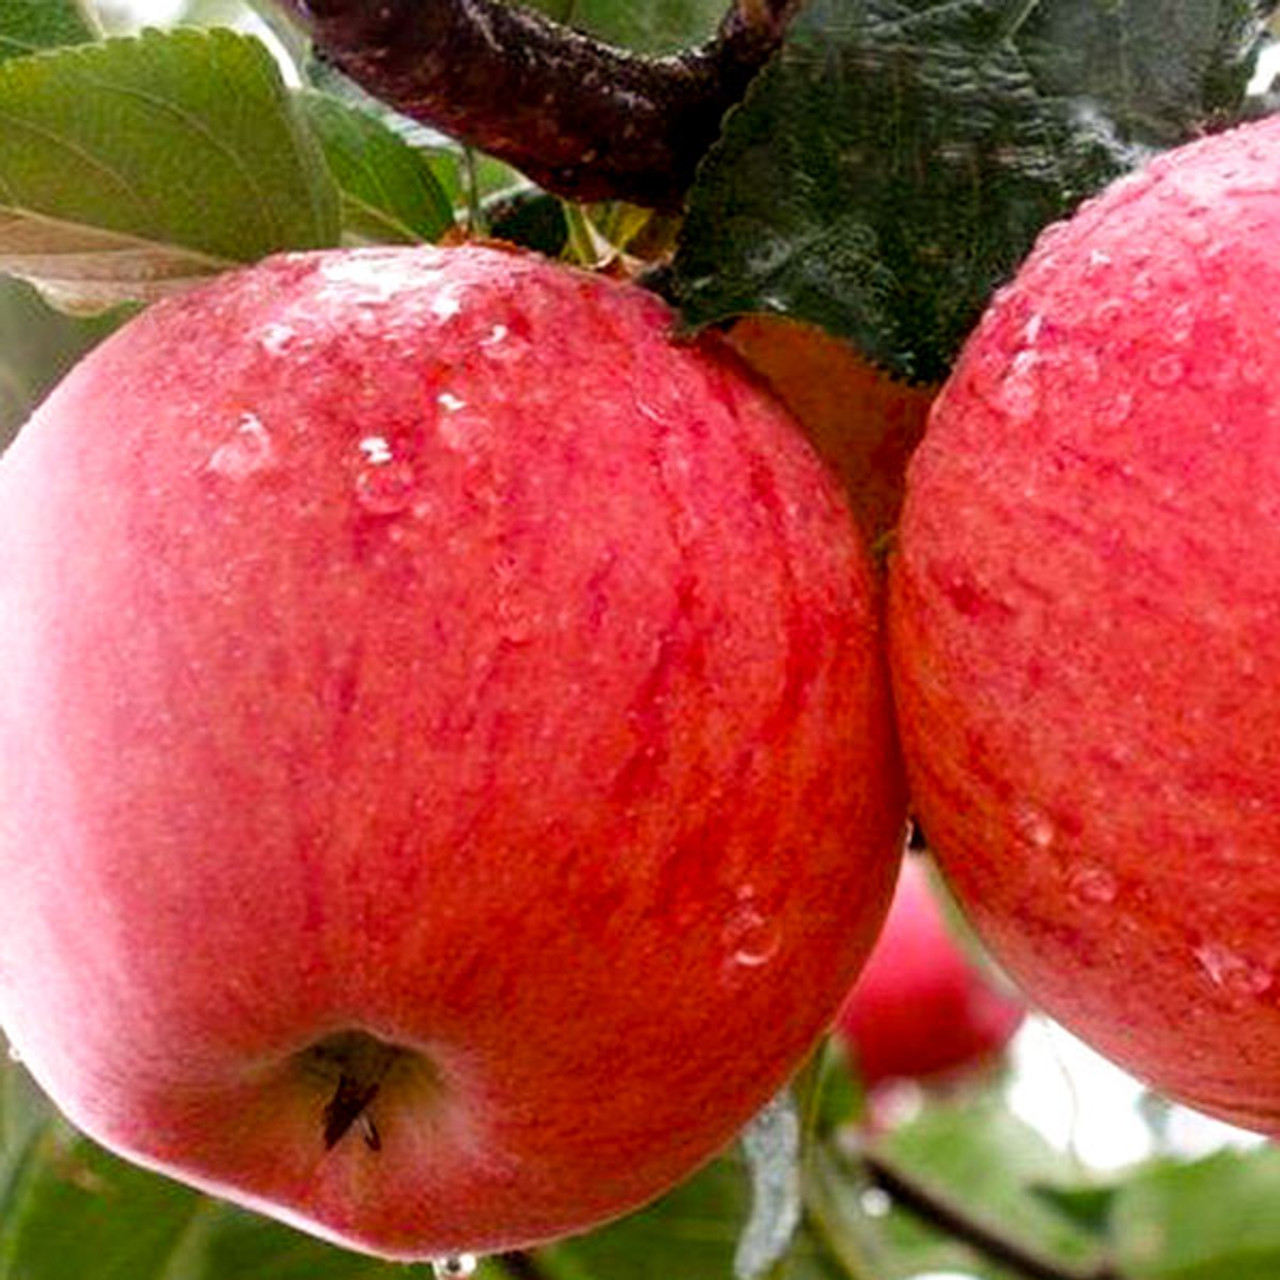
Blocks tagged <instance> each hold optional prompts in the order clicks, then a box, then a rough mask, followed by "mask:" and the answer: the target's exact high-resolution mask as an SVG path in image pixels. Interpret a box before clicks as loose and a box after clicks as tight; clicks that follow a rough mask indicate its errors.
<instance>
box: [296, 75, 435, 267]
mask: <svg viewBox="0 0 1280 1280" xmlns="http://www.w3.org/2000/svg"><path fill="white" fill-rule="evenodd" d="M299 100H300V101H301V103H302V108H303V111H304V112H305V114H306V117H307V120H308V122H309V123H310V125H311V127H312V129H314V130H315V133H316V136H317V137H318V138H319V139H320V145H321V146H322V147H323V148H324V154H325V159H326V160H327V161H328V162H329V168H330V170H331V171H332V173H333V177H334V180H335V181H336V182H337V184H338V191H339V193H340V194H341V198H342V229H343V237H344V239H346V240H348V241H370V242H374V243H383V242H393V243H394V242H400V243H412V242H415V241H423V240H426V241H435V240H438V239H439V238H440V236H442V235H443V234H444V233H445V231H447V230H448V229H449V228H450V227H451V226H452V225H453V209H452V207H451V206H450V203H449V198H448V196H447V195H446V194H445V191H444V189H443V187H441V185H440V183H439V181H438V180H437V178H436V176H435V173H434V172H433V171H432V167H431V161H430V158H429V157H428V156H427V155H426V154H425V153H424V152H422V151H419V150H416V149H415V148H413V147H411V146H409V145H408V143H406V142H404V141H402V140H401V139H400V138H399V137H398V136H397V135H396V134H395V133H393V132H392V131H391V130H390V129H389V128H388V127H387V126H386V125H385V124H383V123H382V122H381V121H380V120H377V119H375V118H374V117H373V116H372V115H370V114H368V113H367V112H364V111H361V110H360V109H359V108H357V107H353V106H349V105H348V104H347V103H345V102H342V101H339V99H337V98H335V97H333V96H331V95H330V94H326V93H321V92H319V91H317V90H304V91H302V92H301V93H300V94H299Z"/></svg>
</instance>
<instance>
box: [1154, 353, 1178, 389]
mask: <svg viewBox="0 0 1280 1280" xmlns="http://www.w3.org/2000/svg"><path fill="white" fill-rule="evenodd" d="M1185 372H1186V365H1184V364H1183V363H1182V360H1181V359H1180V358H1179V357H1178V356H1161V357H1160V359H1159V360H1156V361H1155V362H1154V363H1153V364H1151V365H1150V367H1149V368H1148V369H1147V381H1148V382H1149V383H1151V385H1152V386H1153V387H1172V386H1175V385H1176V384H1177V383H1179V382H1181V381H1182V376H1183V374H1184V373H1185Z"/></svg>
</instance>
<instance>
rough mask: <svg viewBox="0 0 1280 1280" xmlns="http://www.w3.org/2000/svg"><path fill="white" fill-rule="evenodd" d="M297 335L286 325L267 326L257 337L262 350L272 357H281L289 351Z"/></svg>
mask: <svg viewBox="0 0 1280 1280" xmlns="http://www.w3.org/2000/svg"><path fill="white" fill-rule="evenodd" d="M296 337H297V333H296V332H295V331H294V329H293V328H292V327H291V326H290V325H287V324H269V325H265V326H264V327H263V330H262V332H261V333H260V334H259V335H258V342H259V344H260V345H261V346H262V349H263V350H264V351H265V352H266V353H267V354H268V355H273V356H281V355H284V353H285V352H286V351H287V350H288V349H289V347H290V345H291V344H292V343H293V340H294V338H296Z"/></svg>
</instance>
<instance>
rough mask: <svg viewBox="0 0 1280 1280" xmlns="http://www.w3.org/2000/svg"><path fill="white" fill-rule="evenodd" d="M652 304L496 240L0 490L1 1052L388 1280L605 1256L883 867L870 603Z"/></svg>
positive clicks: (684, 1152)
mask: <svg viewBox="0 0 1280 1280" xmlns="http://www.w3.org/2000/svg"><path fill="white" fill-rule="evenodd" d="M669 324H670V317H669V315H668V313H667V311H666V309H665V307H664V306H663V305H662V304H661V303H659V302H658V301H656V300H655V299H653V298H651V297H650V296H648V295H647V294H645V293H643V292H641V291H639V290H636V289H633V288H630V287H627V286H623V285H619V284H615V283H612V282H609V281H605V280H601V279H593V278H591V277H588V276H586V275H584V274H580V273H576V272H571V271H568V270H565V269H561V268H558V267H555V266H552V265H550V264H548V263H546V262H544V261H542V260H540V259H536V258H532V257H527V256H519V255H516V254H514V253H507V252H500V251H497V250H493V249H487V248H466V249H453V250H437V249H429V248H424V249H417V250H404V249H398V250H397V249H390V250H363V251H351V252H338V253H330V254H317V255H301V256H291V257H284V258H279V259H275V260H272V261H269V262H267V263H266V264H264V265H261V266H259V267H257V268H254V269H251V270H247V271H244V272H242V273H239V274H236V275H232V276H227V277H224V278H222V279H220V280H218V281H217V282H215V283H213V284H212V285H210V286H208V287H206V288H204V289H202V290H201V291H199V292H196V293H192V294H189V295H187V296H185V297H182V298H180V299H177V300H174V301H170V302H167V303H162V304H160V305H158V306H155V307H153V308H152V309H151V310H149V311H147V312H146V313H144V314H143V315H142V316H141V317H140V318H139V319H137V320H136V321H134V322H133V323H132V324H130V325H129V326H128V327H127V328H126V329H124V330H123V331H122V332H121V333H119V334H118V335H116V336H115V337H113V338H112V339H111V340H109V341H108V342H107V343H106V344H105V345H103V346H101V347H99V348H98V349H97V350H96V351H94V352H93V353H92V354H91V355H90V356H89V357H88V359H86V360H85V361H84V362H83V363H82V364H81V365H80V366H79V367H78V368H77V369H76V371H75V372H74V373H73V374H72V375H71V376H70V377H69V378H68V380H67V381H65V382H64V383H63V384H62V385H61V387H60V388H59V389H58V390H57V391H56V392H55V393H54V394H53V396H52V397H51V398H50V399H49V400H48V401H47V402H46V404H45V405H44V407H43V408H42V409H41V410H40V411H39V413H38V414H37V416H36V417H35V418H34V419H33V420H32V421H31V422H30V423H29V425H28V426H27V427H26V428H25V429H24V430H23V432H22V433H21V434H20V436H19V438H18V441H17V443H16V444H15V445H14V446H13V447H12V448H11V450H10V451H9V453H8V454H7V455H6V456H5V457H4V459H3V462H2V463H0V672H3V680H4V683H3V685H0V690H2V694H0V759H2V760H3V762H4V768H3V769H2V770H0V883H3V885H4V893H3V894H2V895H0V1021H2V1022H3V1025H4V1028H5V1031H6V1033H7V1034H8V1035H9V1036H10V1038H11V1039H12V1042H13V1043H14V1045H15V1047H16V1048H17V1049H18V1050H19V1051H20V1053H21V1055H22V1058H23V1060H24V1062H26V1063H27V1064H28V1065H29V1067H30V1068H31V1070H32V1071H33V1073H34V1074H35V1076H36V1077H37V1079H38V1080H39V1081H40V1082H41V1083H42V1084H43V1085H44V1086H45V1087H46V1088H47V1090H48V1091H49V1092H50V1094H51V1095H52V1096H53V1098H54V1099H55V1100H56V1101H57V1102H58V1103H59V1104H60V1105H61V1106H62V1107H63V1108H64V1110H65V1111H66V1112H67V1114H68V1115H69V1116H70V1117H71V1118H72V1119H73V1120H74V1121H76V1122H77V1123H78V1124H79V1125H81V1126H82V1127H83V1128H84V1129H85V1130H86V1131H87V1132H88V1133H90V1134H91V1135H93V1136H94V1137H96V1138H98V1139H100V1140H101V1141H102V1142H104V1143H106V1144H107V1145H108V1146H110V1147H112V1148H115V1149H116V1150H118V1151H121V1152H123V1153H125V1154H127V1155H131V1156H133V1157H134V1158H136V1159H138V1160H140V1161H142V1162H143V1163H145V1164H148V1165H151V1166H154V1167H158V1168H160V1169H162V1170H166V1171H168V1172H171V1173H173V1174H176V1175H177V1176H179V1177H181V1178H183V1179H185V1180H187V1181H189V1182H192V1183H194V1184H195V1185H197V1186H201V1187H204V1188H207V1189H210V1190H212V1191H214V1192H216V1193H219V1194H222V1195H225V1196H228V1197H231V1198H233V1199H235V1200H238V1201H240V1202H242V1203H246V1204H248V1205H250V1206H254V1207H257V1208H260V1209H263V1210H265V1211H267V1212H269V1213H272V1214H275V1215H277V1216H279V1217H281V1218H283V1219H285V1220H286V1221H291V1222H293V1223H295V1224H297V1225H299V1226H302V1227H304V1228H307V1229H309V1230H312V1231H315V1232H318V1233H319V1234H322V1235H325V1236H328V1237H331V1238H334V1239H336V1240H339V1241H342V1242H345V1243H349V1244H355V1245H357V1246H359V1247H362V1248H365V1249H368V1250H370V1251H374V1252H378V1253H382V1254H385V1255H388V1256H397V1257H414V1256H429V1255H436V1254H440V1255H443V1254H449V1253H455V1252H460V1251H464V1250H465V1251H472V1252H476V1251H484V1250H488V1249H496V1248H499V1247H504V1246H512V1245H516V1244H520V1243H529V1242H532V1241H536V1240H540V1239H544V1238H548V1237H552V1236H555V1235H558V1234H561V1233H565V1232H570V1231H574V1230H578V1229H581V1228H584V1227H586V1226H588V1225H590V1224H592V1223H594V1222H596V1221H598V1220H600V1219H603V1218H606V1217H608V1216H610V1215H614V1214H617V1213H620V1212H622V1211H624V1210H626V1209H627V1208H629V1207H631V1206H633V1205H635V1204H637V1203H638V1202H641V1201H643V1200H645V1199H646V1198H648V1197H651V1196H653V1195H655V1194H656V1193H658V1192H659V1191H661V1190H663V1189H664V1188H666V1187H667V1186H668V1185H669V1184H671V1183H673V1182H674V1181H676V1180H678V1179H679V1178H680V1177H681V1176H682V1175H684V1174H686V1173H687V1172H689V1171H690V1170H691V1168H692V1167H693V1166H695V1165H697V1164H698V1163H699V1162H700V1161H702V1160H704V1159H705V1158H707V1157H708V1156H710V1155H711V1153H712V1152H714V1151H715V1150H716V1149H717V1148H719V1147H720V1146H722V1145H723V1144H724V1143H725V1142H727V1141H728V1140H729V1139H730V1138H731V1136H732V1135H733V1134H734V1132H735V1131H736V1129H737V1128H738V1127H739V1126H740V1125H741V1124H742V1123H743V1122H744V1121H745V1120H746V1119H747V1118H748V1117H749V1116H750V1115H751V1113H752V1112H753V1111H754V1110H755V1109H756V1108H757V1107H759V1106H760V1105H761V1104H762V1103H764V1102H765V1101H766V1099H768V1098H769V1097H770V1095H771V1094H772V1093H773V1091H774V1090H776V1089H777V1088H778V1087H779V1086H780V1085H781V1084H782V1082H783V1080H784V1079H785V1077H786V1076H787V1074H788V1072H789V1071H790V1070H791V1069H792V1068H793V1067H794V1066H795V1065H796V1064H797V1062H798V1060H799V1059H800V1058H801V1057H802V1056H803V1054H804V1053H805V1052H806V1050H807V1049H808V1047H809V1045H810V1043H811V1042H812V1041H813V1039H814V1038H815V1037H816V1036H817V1035H818V1034H819V1033H820V1032H821V1031H822V1029H823V1028H824V1027H825V1025H826V1024H827V1023H828V1022H829V1020H830V1018H831V1017H832V1016H833V1015H834V1012H835V1010H836V1008H837V1006H838V1005H839V1002H840V999H841V997H842V996H843V994H844V992H845V991H846V990H847V988H848V985H849V983H850V981H851V980H852V978H853V976H854V971H855V969H856V967H857V965H858V964H859V962H860V961H861V960H862V959H863V957H864V955H865V953H866V952H867V950H868V949H869V947H870V944H871V941H872V938H873V935H874V933H875V931H876V929H877V927H878V925H879V923H880V921H881V918H882V915H883V912H884V910H885V909H886V907H887V903H888V898H889V894H890V885H891V883H892V880H893V875H894V870H895V863H896V859H897V845H898V840H899V828H900V825H901V820H902V814H901V794H900V792H901V785H900V782H899V779H898V775H897V766H896V757H895V754H894V748H893V744H892V735H891V725H890V716H889V711H888V693H887V680H886V679H885V678H884V676H883V672H882V667H883V657H882V648H883V647H882V644H881V637H880V635H879V633H878V624H877V618H876V610H875V608H874V589H873V585H872V575H871V572H870V570H869V568H868V565H867V562H866V558H865V556H864V552H863V548H862V545H861V542H860V539H859V537H858V535H857V532H856V528H855V526H854V523H853V520H852V517H851V516H850V514H849V511H848V509H847V507H846V506H845V505H844V503H843V500H842V498H841V496H840V495H839V492H838V487H837V485H836V483H835V482H834V481H833V480H832V479H830V478H829V476H828V475H827V473H826V472H825V470H824V469H823V467H822V466H821V464H820V463H819V461H818V460H817V458H816V457H815V455H814V454H813V453H812V451H811V450H810V448H809V446H808V445H807V444H806V443H805V442H804V441H803V439H802V438H801V436H800V435H799V433H798V431H796V429H795V428H794V426H793V424H792V423H791V422H790V420H789V419H788V418H787V417H785V415H783V414H782V413H781V411H780V410H779V409H778V408H777V407H776V406H775V405H774V404H773V402H772V401H769V400H767V399H766V398H764V397H763V396H762V395H761V393H760V392H759V391H758V390H757V389H756V388H755V386H754V385H753V384H752V383H751V381H750V380H749V379H747V378H745V377H743V376H741V375H740V374H739V372H738V370H737V366H736V363H735V362H734V361H733V359H732V357H730V356H728V355H727V354H726V353H724V352H723V351H721V350H720V349H718V348H716V347H713V346H698V345H694V346H679V345H675V344H673V343H672V342H671V341H669V339H668V328H669Z"/></svg>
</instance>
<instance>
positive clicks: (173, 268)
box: [0, 30, 338, 310]
mask: <svg viewBox="0 0 1280 1280" xmlns="http://www.w3.org/2000/svg"><path fill="white" fill-rule="evenodd" d="M296 111H297V109H296V107H295V106H294V103H293V100H292V98H291V97H290V95H289V94H288V92H287V91H286V89H285V87H284V84H283V81H282V79H281V77H280V73H279V71H278V69H277V67H276V64H275V62H274V60H273V59H272V57H271V55H270V54H269V53H268V52H267V51H266V49H265V48H264V47H263V46H262V45H261V44H260V43H259V42H258V41H256V40H253V39H250V38H248V37H244V36H239V35H235V34H233V33H232V32H230V31H225V30H220V31H207V32H201V31H193V30H182V31H172V32H166V33H160V32H148V33H145V34H144V35H142V36H140V37H137V38H124V39H115V40H108V41H105V42H103V43H101V44H96V45H85V46H81V47H79V48H74V49H64V50H59V51H57V52H54V53H50V54H45V55H42V56H40V57H35V58H15V59H11V60H10V61H9V62H7V63H5V64H3V65H0V112H3V114H4V118H5V128H4V130H3V131H0V271H5V272H8V273H10V274H12V275H17V276H20V277H23V278H24V279H27V280H30V281H31V282H32V283H33V284H35V285H36V286H37V287H38V288H40V290H41V291H42V292H43V293H44V294H45V295H46V296H47V297H49V298H51V299H52V300H54V301H56V302H57V303H58V304H59V305H61V306H64V307H66V308H67V309H72V310H95V309H102V308H104V307H107V306H110V305H113V304H115V303H118V302H121V301H129V300H138V301H150V300H152V299H154V298H156V297H158V296H161V295H163V294H166V293H172V292H175V291H177V290H180V289H183V288H186V287H188V286H189V285H190V284H191V283H193V282H194V281H196V280H199V279H200V278H202V277H204V276H207V275H210V274H212V273H214V272H217V271H221V270H224V269H226V268H227V267H228V266H230V265H232V264H234V263H237V262H252V261H254V260H256V259H257V258H260V257H262V256H264V255H265V254H268V253H271V252H273V251H275V250H280V249H303V248H314V247H319V246H321V245H328V244H333V243H335V242H336V241H337V238H338V204H337V197H336V193H335V190H334V187H333V183H332V180H331V178H330V176H329V173H328V170H327V168H326V167H325V165H324V161H323V157H322V155H321V153H320V149H319V146H318V145H317V143H316V142H315V140H314V138H313V137H312V135H311V132H310V131H309V130H308V129H307V127H306V125H305V123H304V122H303V121H302V120H301V119H300V117H299V116H298V115H297V114H296Z"/></svg>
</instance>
